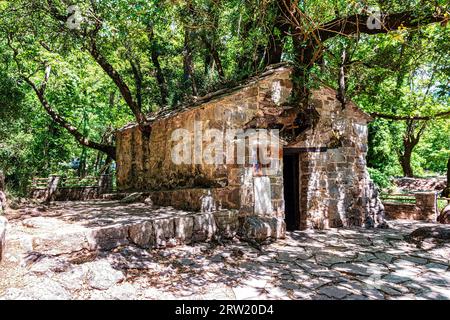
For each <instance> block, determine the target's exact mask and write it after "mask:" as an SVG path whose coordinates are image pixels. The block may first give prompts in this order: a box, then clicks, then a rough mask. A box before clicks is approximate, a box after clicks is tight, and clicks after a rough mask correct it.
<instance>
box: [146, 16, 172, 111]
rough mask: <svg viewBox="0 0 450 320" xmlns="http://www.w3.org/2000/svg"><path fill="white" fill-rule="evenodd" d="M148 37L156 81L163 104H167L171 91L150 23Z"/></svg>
mask: <svg viewBox="0 0 450 320" xmlns="http://www.w3.org/2000/svg"><path fill="white" fill-rule="evenodd" d="M147 37H148V41H149V42H150V57H151V60H152V63H153V66H154V67H155V69H156V82H157V83H158V87H159V92H160V94H161V105H162V106H166V105H167V99H168V97H169V92H168V89H167V83H166V79H165V77H164V73H163V71H162V68H161V64H160V63H159V50H158V45H157V42H156V40H155V34H154V32H153V27H152V26H151V25H149V26H148V27H147Z"/></svg>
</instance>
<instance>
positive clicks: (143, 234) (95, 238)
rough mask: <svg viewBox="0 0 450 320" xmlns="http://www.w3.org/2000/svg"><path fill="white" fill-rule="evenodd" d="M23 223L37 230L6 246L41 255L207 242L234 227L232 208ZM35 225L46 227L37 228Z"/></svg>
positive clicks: (229, 234) (229, 233) (231, 231)
mask: <svg viewBox="0 0 450 320" xmlns="http://www.w3.org/2000/svg"><path fill="white" fill-rule="evenodd" d="M33 219H35V220H33ZM39 219H40V220H39ZM233 221H234V222H233ZM23 224H25V225H27V226H28V227H31V228H35V229H36V230H38V231H36V232H32V233H31V234H29V233H21V234H20V236H17V235H16V236H15V237H14V238H12V239H7V247H8V248H15V251H19V252H22V253H30V252H33V253H39V254H45V255H61V254H69V253H72V252H77V251H81V250H86V249H87V250H89V251H94V250H112V249H114V248H117V247H120V246H125V245H129V244H134V245H137V246H139V247H141V248H146V249H148V248H165V247H173V246H176V245H181V244H190V243H194V242H208V241H211V240H213V239H215V238H216V237H221V238H232V237H234V236H235V235H236V233H237V231H238V230H237V229H238V218H237V213H233V212H222V213H221V212H217V213H186V214H184V215H177V216H168V217H162V218H156V219H155V218H148V219H141V220H140V221H136V222H122V223H116V224H110V225H105V226H100V227H86V226H80V225H63V226H61V225H57V224H55V225H54V226H53V227H52V222H51V221H50V220H49V218H41V217H38V218H30V219H27V220H25V221H24V222H23ZM39 227H42V228H44V227H45V228H46V229H45V230H44V231H39ZM52 229H53V230H52Z"/></svg>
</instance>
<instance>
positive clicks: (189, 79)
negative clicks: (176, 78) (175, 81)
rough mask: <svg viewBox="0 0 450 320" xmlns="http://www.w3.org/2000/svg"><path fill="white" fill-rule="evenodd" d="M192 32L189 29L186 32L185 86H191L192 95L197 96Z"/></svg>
mask: <svg viewBox="0 0 450 320" xmlns="http://www.w3.org/2000/svg"><path fill="white" fill-rule="evenodd" d="M190 42H191V31H190V29H189V28H188V27H186V28H185V31H184V50H183V67H184V85H185V87H186V88H187V87H188V86H189V85H190V86H191V89H192V94H193V95H194V96H197V94H198V92H197V85H196V84H195V79H194V65H193V61H192V48H191V43H190Z"/></svg>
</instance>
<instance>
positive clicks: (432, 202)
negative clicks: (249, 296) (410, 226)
mask: <svg viewBox="0 0 450 320" xmlns="http://www.w3.org/2000/svg"><path fill="white" fill-rule="evenodd" d="M415 198H416V199H415V200H416V202H415V203H396V202H383V205H384V210H385V215H386V218H388V219H408V220H425V221H432V222H435V221H436V218H437V204H436V193H434V192H423V193H416V194H415Z"/></svg>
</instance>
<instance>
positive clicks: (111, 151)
mask: <svg viewBox="0 0 450 320" xmlns="http://www.w3.org/2000/svg"><path fill="white" fill-rule="evenodd" d="M50 72H51V68H50V66H47V67H46V68H45V77H44V81H43V82H42V85H41V86H40V87H37V86H36V84H35V83H34V82H33V81H31V80H30V78H28V77H25V76H22V78H23V79H24V81H25V82H26V83H28V84H29V85H30V87H31V88H32V89H33V91H34V92H35V93H36V96H37V97H38V99H39V102H40V103H41V105H42V106H43V107H44V109H45V111H46V112H47V113H48V115H49V116H50V117H51V118H52V120H53V121H54V122H55V123H57V124H59V125H60V126H61V127H63V128H64V129H66V130H67V131H68V132H69V133H70V134H71V135H72V136H73V137H74V138H75V139H76V140H77V141H78V142H79V143H80V144H81V145H83V146H86V147H88V148H91V149H95V150H98V151H101V152H104V153H105V154H107V155H108V156H109V157H111V158H113V159H116V147H115V146H113V145H107V144H102V143H97V142H95V141H91V140H89V139H88V138H86V137H85V136H84V135H83V134H81V132H79V131H78V129H77V128H76V127H74V126H72V125H71V124H70V123H69V122H67V120H65V119H64V118H63V117H61V116H60V115H59V114H58V113H57V112H56V111H55V110H53V108H52V107H51V106H50V104H49V102H48V101H47V99H46V98H45V88H46V86H47V83H48V80H49V77H50Z"/></svg>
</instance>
